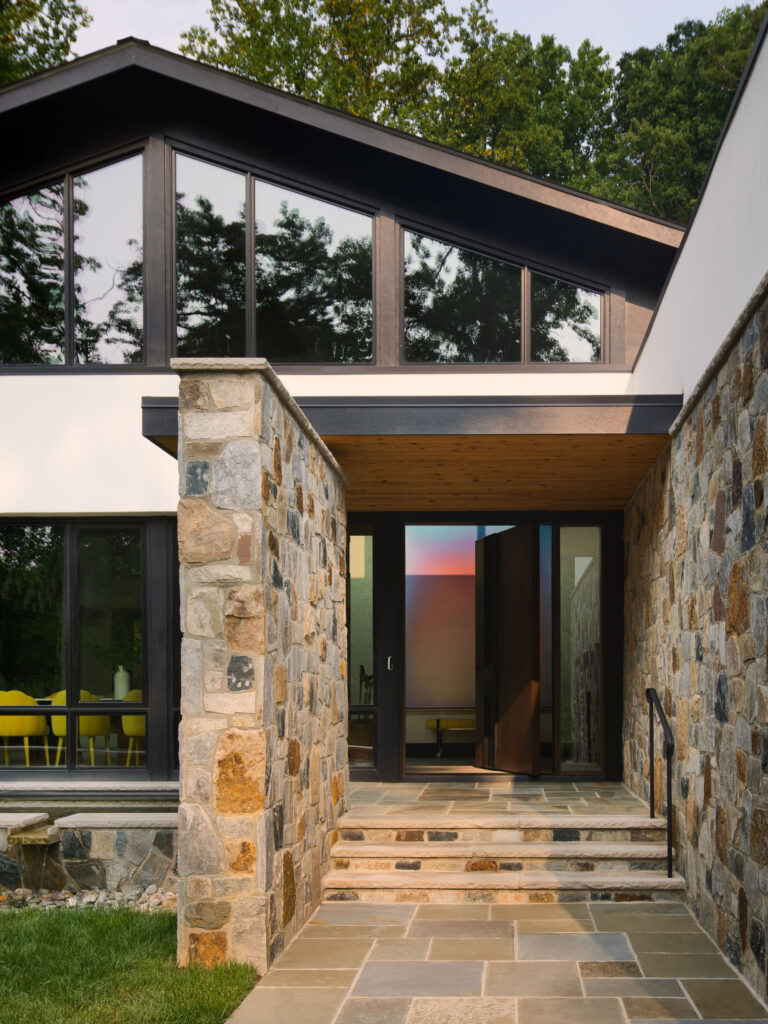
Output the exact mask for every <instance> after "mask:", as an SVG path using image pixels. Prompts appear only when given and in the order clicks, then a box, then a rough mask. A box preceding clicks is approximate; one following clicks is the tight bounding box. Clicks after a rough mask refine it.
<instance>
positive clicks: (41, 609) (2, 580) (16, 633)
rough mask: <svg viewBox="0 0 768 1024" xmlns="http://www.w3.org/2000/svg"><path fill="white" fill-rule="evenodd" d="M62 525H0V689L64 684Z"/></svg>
mask: <svg viewBox="0 0 768 1024" xmlns="http://www.w3.org/2000/svg"><path fill="white" fill-rule="evenodd" d="M65 656H66V642H65V618H64V528H63V527H62V526H51V525H43V524H41V525H39V526H30V525H19V524H15V523H9V524H7V525H4V526H0V690H21V691H22V692H23V693H26V694H27V695H28V696H30V697H36V698H37V697H46V696H48V695H50V694H51V693H54V692H55V691H56V690H60V689H62V688H63V686H64V680H65V669H64V664H65Z"/></svg>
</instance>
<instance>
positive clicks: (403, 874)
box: [324, 869, 685, 892]
mask: <svg viewBox="0 0 768 1024" xmlns="http://www.w3.org/2000/svg"><path fill="white" fill-rule="evenodd" d="M324 888H325V891H326V892H328V891H329V890H338V889H408V890H411V891H412V890H418V889H454V890H455V889H560V890H573V891H576V890H578V891H584V892H593V891H601V892H603V891H606V892H621V891H627V890H631V891H633V892H637V891H654V890H675V891H676V890H678V889H685V879H684V878H683V876H682V875H679V874H675V875H673V877H672V878H667V876H666V874H664V873H663V872H661V871H658V872H656V871H632V872H627V873H626V874H623V873H620V872H618V871H611V872H607V871H606V872H602V873H601V872H599V871H350V870H347V869H344V870H336V871H329V872H328V874H327V875H326V876H325V879H324Z"/></svg>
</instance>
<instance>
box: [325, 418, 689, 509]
mask: <svg viewBox="0 0 768 1024" xmlns="http://www.w3.org/2000/svg"><path fill="white" fill-rule="evenodd" d="M323 440H324V441H325V443H326V444H327V445H328V447H329V448H330V449H331V451H332V452H333V454H334V455H335V456H336V458H337V459H338V461H339V463H340V464H341V467H342V469H343V470H344V472H345V473H346V474H347V476H348V478H349V486H348V488H347V508H348V509H349V510H350V511H354V512H359V511H368V512H370V511H377V512H384V511H414V512H416V511H438V510H451V511H453V510H455V511H472V510H479V509H483V510H488V511H507V510H509V511H513V510H520V511H525V510H530V509H563V510H569V509H573V510H576V509H623V508H625V507H626V505H627V504H628V502H629V500H630V498H631V497H632V495H633V494H634V492H635V490H636V489H637V487H638V485H639V483H640V481H641V480H642V479H643V477H644V476H645V474H646V473H647V472H648V470H649V469H650V468H651V466H652V465H653V463H654V461H655V459H656V457H657V456H658V454H659V453H660V452H661V451H662V449H663V448H664V446H665V445H666V443H667V442H668V440H669V438H668V436H667V435H666V434H592V435H584V434H560V435H556V436H552V435H550V436H544V435H520V434H515V435H490V436H489V435H485V436H477V435H476V436H466V435H440V436H435V435H396V436H393V435H371V436H324V437H323Z"/></svg>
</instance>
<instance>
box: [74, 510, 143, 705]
mask: <svg viewBox="0 0 768 1024" xmlns="http://www.w3.org/2000/svg"><path fill="white" fill-rule="evenodd" d="M77 554H78V564H77V581H78V587H77V590H78V624H79V640H80V643H79V650H78V653H79V665H80V690H81V693H80V699H81V700H85V701H87V700H90V699H94V700H98V699H107V700H111V699H113V697H114V699H115V700H139V699H141V698H140V697H137V696H136V693H137V691H140V688H141V686H142V625H141V533H140V531H139V530H138V529H134V530H109V529H82V530H80V531H79V532H78V536H77Z"/></svg>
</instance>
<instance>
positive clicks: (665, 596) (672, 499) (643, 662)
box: [624, 301, 768, 996]
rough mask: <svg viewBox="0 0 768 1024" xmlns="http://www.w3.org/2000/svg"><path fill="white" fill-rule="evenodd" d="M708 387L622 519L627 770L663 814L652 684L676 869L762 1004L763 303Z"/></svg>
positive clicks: (767, 792)
mask: <svg viewBox="0 0 768 1024" xmlns="http://www.w3.org/2000/svg"><path fill="white" fill-rule="evenodd" d="M702 384H703V389H702V390H701V393H700V395H699V396H698V398H697V399H695V400H694V402H693V403H692V405H691V408H690V409H689V410H688V411H687V413H686V414H685V415H684V416H683V418H682V423H681V425H680V428H679V429H678V430H676V431H673V436H672V439H671V441H670V444H669V445H668V446H667V448H666V449H665V451H664V452H663V453H662V454H661V456H660V457H659V459H658V460H657V462H656V464H655V466H654V468H653V469H652V470H651V472H650V473H649V475H648V476H647V477H646V479H645V480H644V482H643V483H642V485H641V486H640V488H639V489H638V491H637V493H636V494H635V496H634V497H633V499H632V501H631V503H630V505H629V507H628V509H627V511H626V517H625V549H626V550H625V554H626V584H625V618H626V628H625V641H624V642H625V649H624V668H625V682H624V705H625V707H624V711H625V716H624V771H625V778H626V782H627V784H628V785H629V786H630V788H631V789H633V790H634V791H635V792H637V793H639V794H641V795H643V796H646V797H647V796H648V791H649V773H650V771H654V773H655V777H656V781H657V786H656V793H657V803H660V797H661V794H662V792H663V787H662V762H661V759H660V758H659V759H658V760H657V763H656V764H655V765H653V766H651V765H649V763H648V753H647V745H648V710H647V705H646V703H645V699H644V691H645V688H646V687H655V688H656V689H657V690H658V692H659V694H660V697H661V700H662V702H663V706H664V708H665V711H666V714H667V716H668V717H669V720H670V723H671V725H672V728H673V730H674V734H675V738H676V753H675V761H674V775H673V778H674V782H673V805H674V808H675V813H674V829H675V836H676V844H677V865H678V868H679V870H680V871H682V873H683V874H684V875H685V877H686V880H687V883H688V888H689V892H690V896H691V901H692V904H693V906H694V908H695V910H696V913H697V915H698V916H699V918H700V920H701V922H702V924H703V925H704V927H705V928H706V929H707V930H708V931H709V933H710V934H711V935H712V937H713V938H714V939H715V940H716V941H717V943H718V945H719V946H720V948H721V949H722V950H723V951H724V952H725V953H726V955H727V956H728V957H729V959H730V960H731V961H732V962H733V963H734V964H735V965H736V966H737V967H739V968H740V969H741V970H742V971H743V973H744V974H745V975H746V977H747V978H748V980H749V981H750V982H751V983H752V984H753V985H754V987H755V989H756V990H757V991H758V992H759V994H761V995H763V996H764V995H765V994H766V936H765V928H766V915H767V914H768V775H766V767H768V680H767V679H766V639H767V634H766V596H767V595H768V545H767V544H766V534H765V528H766V496H765V485H766V479H765V475H766V467H767V466H768V453H767V451H766V410H767V409H768V301H763V304H762V305H758V308H757V311H756V312H751V313H750V312H749V311H747V315H746V316H745V317H744V318H742V323H741V325H739V326H738V327H737V328H736V329H735V330H734V332H733V339H732V344H728V345H725V346H724V350H723V352H722V354H721V358H720V359H719V360H717V361H716V362H715V364H714V366H713V367H712V370H711V372H710V374H709V375H708V376H706V377H705V378H704V381H703V382H702ZM684 413H685V410H684ZM656 750H657V752H660V750H661V742H660V734H658V735H657V745H656Z"/></svg>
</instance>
